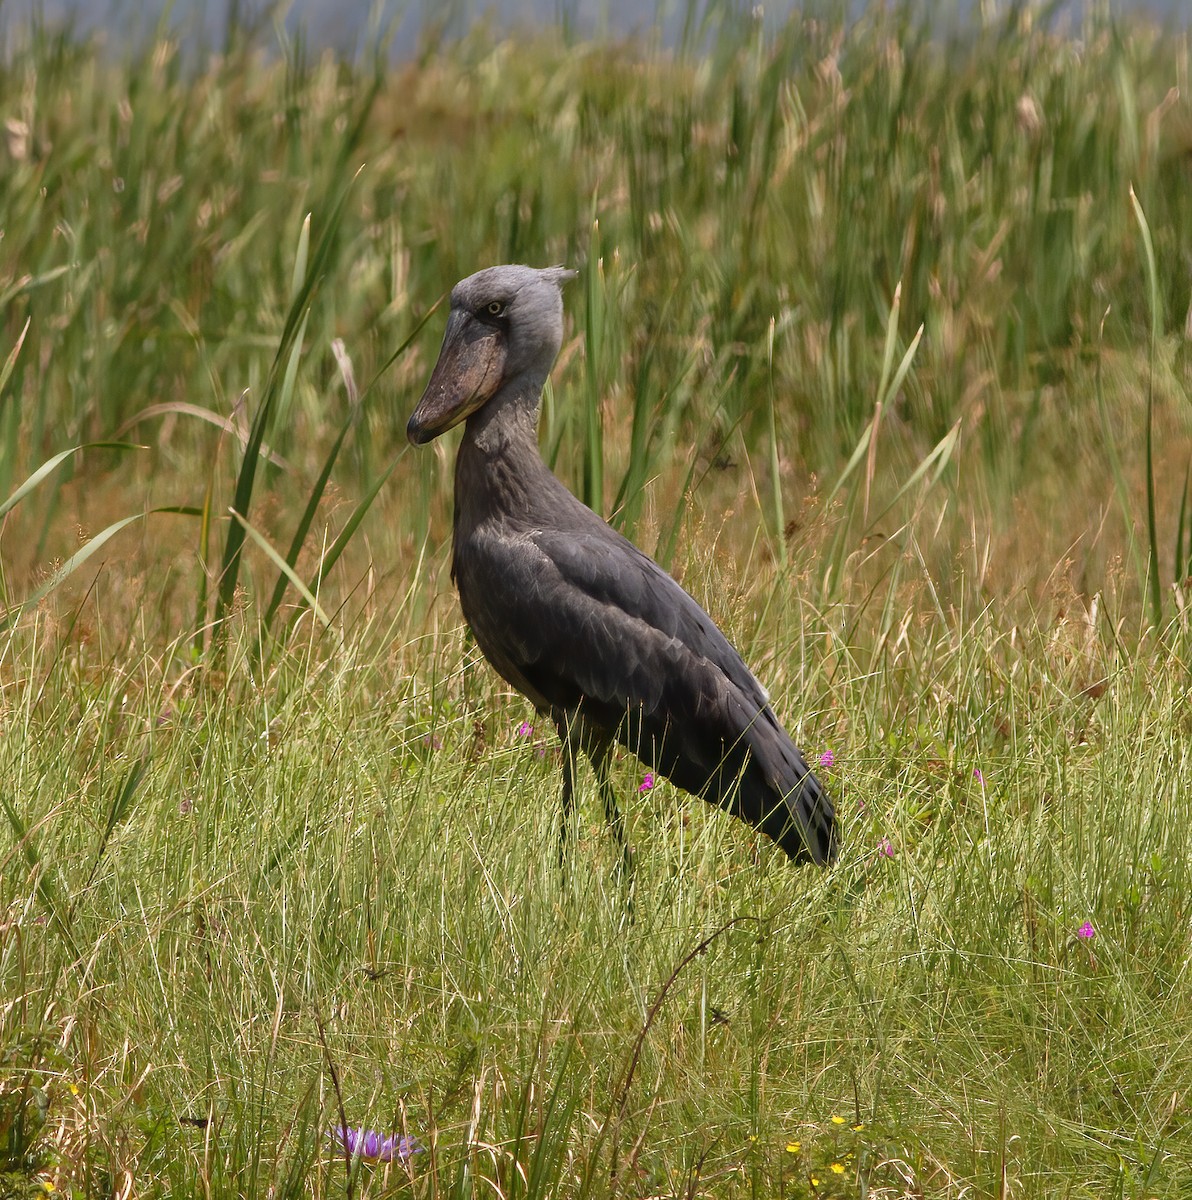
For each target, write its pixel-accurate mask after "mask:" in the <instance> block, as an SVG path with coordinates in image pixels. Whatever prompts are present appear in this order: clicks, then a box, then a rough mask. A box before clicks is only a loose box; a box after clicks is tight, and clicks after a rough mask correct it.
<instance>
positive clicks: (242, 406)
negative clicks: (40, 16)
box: [0, 4, 1192, 1200]
mask: <svg viewBox="0 0 1192 1200" xmlns="http://www.w3.org/2000/svg"><path fill="white" fill-rule="evenodd" d="M1038 16H1039V14H1038V13H1036V12H1035V11H1034V10H1032V9H1029V8H1023V7H1018V8H1014V9H1012V10H1011V11H1010V12H1009V13H1008V14H1006V15H1004V16H1000V17H999V16H994V17H991V18H989V19H988V20H987V21H986V22H985V23H978V24H976V25H974V26H972V27H970V28H968V29H966V30H964V31H963V33H940V32H939V30H938V29H936V28H933V27H932V26H931V25H930V24H929V23H927V21H926V20H925V18H924V13H923V11H922V10H920V9H919V8H918V7H916V6H914V5H910V4H908V5H902V6H893V7H889V6H873V7H872V8H871V9H870V10H867V11H866V12H865V13H864V14H862V15H861V18H860V19H859V20H857V21H855V22H848V21H845V20H844V17H843V15H841V14H837V15H835V16H833V15H832V14H827V15H826V16H824V15H821V16H820V17H818V18H816V19H814V20H812V19H810V18H809V19H795V20H793V21H792V22H791V23H790V24H788V25H786V26H784V27H782V28H779V29H770V30H767V29H766V28H765V27H764V26H763V25H761V24H759V23H758V22H756V21H754V20H752V19H749V18H747V17H744V16H741V15H739V14H738V15H734V14H732V13H730V12H729V11H728V10H727V9H725V8H723V7H718V6H715V5H713V6H707V7H706V8H704V9H698V10H697V8H696V7H695V6H692V7H690V8H689V9H688V11H687V17H688V20H687V23H686V26H685V32H684V34H683V37H682V39H681V41H680V44H679V46H678V47H677V48H676V49H675V50H674V51H673V52H664V51H662V50H660V49H658V47H657V45H656V43H655V42H653V41H650V40H648V39H645V40H642V41H640V42H634V43H625V44H615V45H614V44H610V43H606V42H577V41H575V40H573V39H571V38H569V37H568V36H565V35H564V34H563V33H559V34H553V33H550V32H541V33H540V34H538V35H537V36H536V37H534V38H532V39H530V38H526V37H524V36H521V37H518V38H516V39H514V38H509V39H508V40H501V39H497V38H495V37H494V36H493V34H492V33H491V32H485V31H484V30H483V29H478V30H477V31H475V32H473V33H471V34H469V35H467V36H465V37H464V38H463V39H462V40H460V41H458V42H455V43H448V42H445V41H435V40H433V39H429V38H428V40H427V42H426V45H425V48H424V51H423V52H422V53H421V54H420V55H419V56H418V57H417V58H416V59H415V60H414V61H413V62H411V63H409V64H404V65H401V66H398V67H394V68H392V69H391V70H390V69H388V68H385V67H383V66H382V65H378V63H377V62H373V61H370V62H367V63H361V64H351V63H345V62H340V61H337V60H336V59H335V58H333V57H332V56H322V57H318V58H315V57H312V56H311V54H310V52H309V50H308V49H307V47H306V43H305V42H304V40H303V39H302V38H297V39H294V40H292V41H284V42H282V43H281V44H280V45H279V46H277V47H274V48H273V52H272V54H270V53H265V52H264V50H263V48H262V46H261V44H260V42H259V41H256V40H254V38H253V37H252V36H250V35H249V34H248V33H247V32H246V31H245V30H244V29H242V28H240V27H236V26H234V27H233V29H232V31H231V33H230V35H229V39H228V43H227V45H226V46H225V47H224V48H223V51H222V53H220V54H218V55H211V56H209V57H202V56H199V57H197V58H192V59H190V60H187V59H186V58H185V56H184V55H183V54H182V52H181V50H180V47H179V46H178V44H177V43H176V42H173V41H171V40H169V39H168V38H161V39H159V40H157V41H156V42H154V43H151V44H149V45H148V46H146V47H145V49H144V50H143V51H138V52H132V53H130V54H129V55H128V56H127V57H125V58H121V57H120V56H119V55H117V54H113V53H112V52H111V49H110V48H109V49H108V50H107V51H106V52H105V51H100V50H99V49H98V48H97V47H96V46H93V45H90V44H88V43H87V42H85V41H81V40H79V39H76V38H73V37H71V36H69V35H66V34H56V33H54V32H52V31H51V30H48V29H46V28H44V27H42V28H38V29H36V30H35V31H34V32H33V33H32V34H31V35H30V36H29V39H28V41H27V42H26V43H20V42H11V43H10V44H9V45H8V46H7V47H6V49H5V57H4V60H3V66H2V68H0V115H2V116H3V118H4V120H5V122H6V124H5V125H4V127H3V128H4V140H3V141H2V142H0V160H3V161H2V162H0V227H2V230H3V235H4V236H3V237H2V238H0V551H2V557H0V598H2V599H3V603H4V609H5V615H4V619H3V626H2V631H0V729H2V730H3V732H2V734H0V739H2V740H0V866H2V871H0V880H2V882H0V980H2V986H0V998H2V999H0V1192H4V1191H10V1192H12V1193H13V1194H14V1195H18V1196H33V1195H44V1194H46V1186H45V1185H46V1184H47V1183H52V1184H53V1185H54V1186H55V1187H56V1189H57V1190H58V1191H60V1192H66V1193H70V1194H75V1195H78V1196H88V1197H90V1196H101V1195H102V1196H110V1195H167V1194H168V1195H171V1196H191V1195H194V1196H198V1195H203V1196H211V1195H225V1194H241V1195H253V1196H257V1195H265V1194H270V1193H272V1194H274V1195H290V1196H298V1195H303V1196H308V1195H315V1196H339V1195H351V1196H364V1195H368V1196H383V1195H392V1194H411V1195H425V1196H439V1195H450V1196H458V1197H460V1198H461V1200H462V1198H464V1197H479V1196H483V1195H492V1196H497V1197H514V1196H517V1197H523V1196H524V1197H531V1196H552V1197H553V1196H576V1197H581V1196H582V1197H588V1196H592V1197H604V1196H631V1195H632V1196H639V1195H653V1196H661V1195H666V1196H685V1197H688V1196H689V1197H695V1196H701V1195H716V1196H750V1197H756V1196H767V1197H771V1196H787V1197H798V1198H807V1197H812V1196H821V1197H824V1196H850V1197H851V1196H873V1197H876V1196H922V1195H928V1196H955V1197H960V1196H961V1195H980V1196H985V1195H988V1196H1009V1195H1024V1196H1034V1195H1037V1196H1049V1197H1050V1196H1071V1197H1078V1196H1104V1195H1117V1196H1122V1197H1126V1196H1129V1197H1139V1198H1143V1197H1149V1196H1171V1197H1177V1196H1183V1195H1185V1194H1186V1193H1187V1190H1188V1183H1189V1177H1188V1172H1187V1168H1186V1167H1185V1166H1184V1165H1183V1164H1185V1163H1186V1162H1188V1161H1192V1148H1190V1147H1189V1144H1188V1136H1187V1132H1186V1124H1187V1122H1186V1120H1185V1119H1184V1116H1185V1114H1184V1110H1185V1107H1186V1105H1185V1099H1186V1096H1187V1094H1188V1091H1189V1088H1190V1087H1192V1046H1190V1044H1189V1037H1188V1035H1187V1033H1186V1032H1185V1031H1186V1030H1187V1029H1188V1028H1189V1027H1190V1022H1189V1017H1190V1014H1192V999H1190V997H1189V992H1188V984H1187V979H1186V974H1187V973H1186V970H1185V969H1184V964H1185V962H1186V959H1187V955H1188V932H1187V931H1188V927H1189V926H1188V921H1189V913H1188V903H1187V896H1188V895H1189V894H1190V889H1189V882H1190V881H1189V879H1188V863H1189V861H1192V857H1190V851H1192V846H1190V845H1189V834H1188V830H1189V828H1192V821H1190V820H1189V818H1190V816H1192V813H1189V792H1188V789H1187V788H1186V786H1185V785H1184V783H1183V780H1184V779H1185V778H1187V777H1188V775H1189V773H1190V772H1189V767H1190V765H1192V764H1190V763H1189V739H1188V730H1189V728H1190V721H1192V715H1190V714H1189V708H1188V705H1189V694H1190V689H1189V687H1188V666H1187V663H1188V652H1189V644H1188V610H1187V595H1188V588H1187V572H1188V569H1189V567H1188V564H1189V562H1190V561H1192V516H1189V501H1188V494H1189V491H1188V483H1187V480H1188V463H1189V450H1188V446H1189V439H1188V432H1189V424H1190V420H1192V416H1190V414H1192V410H1190V409H1189V405H1188V399H1189V387H1190V376H1189V370H1190V364H1192V358H1190V357H1189V354H1188V351H1187V345H1186V343H1187V329H1186V328H1185V327H1186V325H1187V322H1186V321H1185V319H1184V316H1185V314H1187V313H1188V311H1189V309H1190V307H1192V283H1190V280H1189V276H1188V272H1187V271H1186V270H1185V269H1184V266H1183V265H1182V264H1184V263H1185V262H1186V260H1187V259H1188V258H1189V254H1190V250H1192V247H1190V246H1189V237H1192V232H1190V231H1192V212H1190V211H1189V208H1190V205H1192V198H1190V197H1192V190H1190V189H1189V187H1188V179H1187V163H1188V161H1189V153H1190V152H1192V109H1190V108H1189V102H1188V97H1189V95H1192V92H1190V91H1189V82H1188V77H1187V76H1188V37H1187V34H1186V33H1182V32H1178V31H1175V32H1167V33H1165V34H1160V33H1158V32H1156V31H1154V30H1151V29H1149V28H1147V27H1146V26H1144V25H1142V24H1140V23H1136V22H1125V21H1121V20H1118V19H1115V18H1113V17H1111V16H1109V15H1107V14H1105V13H1103V12H1099V11H1091V12H1090V14H1089V15H1088V16H1087V17H1085V18H1083V20H1082V23H1081V24H1080V26H1079V27H1078V28H1077V29H1075V30H1072V31H1070V32H1069V33H1067V34H1059V33H1056V32H1054V31H1051V30H1049V29H1048V27H1047V25H1046V23H1045V22H1043V21H1042V20H1036V18H1037V17H1038ZM1090 98H1092V99H1090ZM1132 195H1133V196H1134V197H1135V198H1136V200H1135V203H1131V196H1132ZM509 260H521V261H529V262H532V263H538V264H546V263H554V262H563V263H566V264H568V265H571V266H576V267H578V268H580V271H581V275H580V278H579V279H578V280H577V281H576V282H575V283H573V284H571V285H570V286H569V287H568V288H567V290H566V296H565V303H566V309H567V313H568V329H567V335H566V338H565V342H564V346H563V350H562V352H561V355H560V360H559V364H558V366H557V368H556V371H555V372H554V376H553V380H552V385H551V387H550V388H549V389H548V393H547V397H546V402H545V405H544V413H543V429H542V440H543V447H544V452H545V453H546V455H547V457H548V459H549V460H550V461H551V462H552V463H553V464H554V466H555V468H556V469H557V471H558V472H559V473H560V475H561V476H562V477H563V478H564V479H565V480H566V481H567V482H568V483H569V484H570V485H571V486H572V487H573V488H574V490H576V492H577V493H578V494H581V495H583V496H584V497H585V498H586V499H588V500H589V502H590V503H592V504H593V506H594V507H596V508H598V509H599V510H600V511H602V512H603V513H604V514H605V515H606V516H608V517H609V518H610V519H611V520H613V521H614V523H617V524H618V525H619V526H620V527H621V528H623V529H624V530H625V531H626V532H627V533H629V534H630V535H631V536H632V537H634V538H635V540H637V541H638V542H639V543H640V544H642V545H644V546H645V547H646V548H647V549H648V550H650V551H651V552H654V553H657V554H658V555H659V557H660V558H661V559H662V560H663V561H664V562H666V563H667V564H668V565H670V566H671V567H672V568H673V569H674V570H675V571H676V573H677V574H679V575H680V576H681V577H682V579H683V580H684V582H685V583H686V584H687V586H688V587H689V588H690V589H691V590H692V591H693V592H694V593H695V594H696V595H697V596H698V597H699V598H700V599H701V600H702V601H703V602H704V603H705V604H706V606H707V607H708V609H709V611H710V612H711V613H712V614H713V616H714V617H715V618H716V619H717V620H718V621H719V622H720V623H721V624H722V625H723V626H724V627H725V629H726V631H727V632H728V633H729V634H730V636H731V637H732V639H733V640H734V642H735V643H736V644H737V645H739V646H740V647H741V649H742V651H743V652H744V653H745V656H746V658H747V659H748V661H749V662H750V664H751V665H752V666H753V667H754V668H755V669H756V671H757V673H758V675H759V677H760V678H762V679H763V681H764V682H765V683H766V685H767V687H768V688H769V689H770V691H771V692H772V694H773V695H774V699H775V705H776V707H777V709H778V711H779V714H780V715H781V716H782V718H783V719H784V720H785V721H786V722H787V724H788V726H789V727H790V728H791V730H792V732H793V733H794V734H795V735H796V737H797V740H799V742H800V744H801V745H803V746H804V748H805V749H806V750H807V753H808V755H809V757H810V758H811V759H812V760H813V761H818V759H819V756H820V755H821V754H822V753H824V752H825V751H828V750H831V751H832V752H833V754H834V756H835V761H834V764H833V765H832V766H830V767H825V768H823V771H824V774H825V776H826V779H827V782H828V784H829V787H830V789H831V790H832V793H833V795H834V796H835V797H836V799H837V801H838V804H839V808H840V811H841V814H842V821H843V846H844V851H843V854H842V859H841V862H840V864H839V865H838V866H837V867H836V868H835V869H834V870H833V871H831V872H829V873H814V872H804V871H794V870H792V869H790V868H789V867H788V866H787V865H786V864H785V863H784V862H783V861H779V858H778V857H777V855H776V854H775V852H774V851H773V850H772V849H771V848H770V847H769V846H768V845H767V844H765V843H764V842H759V841H758V840H757V839H755V838H753V837H752V836H751V835H750V833H749V831H748V830H746V829H744V828H743V827H739V826H735V825H733V824H732V823H730V822H728V821H727V820H726V819H724V818H723V817H722V816H720V815H719V814H717V813H715V812H712V811H710V810H706V809H705V808H704V807H703V806H702V805H700V804H699V803H698V802H696V801H692V800H689V799H686V798H683V797H682V796H680V795H679V794H677V793H676V792H675V791H674V790H673V789H671V788H670V787H669V785H666V784H663V785H660V786H659V787H657V788H655V789H654V790H652V791H649V792H639V790H638V788H639V784H640V782H641V777H640V773H639V772H638V770H637V768H636V766H635V764H633V763H632V762H631V761H629V760H625V761H622V762H621V763H619V764H618V766H617V768H616V770H617V781H618V788H619V790H621V791H622V792H623V794H624V798H625V801H626V803H625V807H626V808H627V810H628V814H629V824H630V836H631V841H632V842H633V844H634V846H635V848H636V851H637V855H638V859H637V862H638V867H637V893H636V906H635V913H636V921H635V922H634V923H632V924H627V922H626V920H625V909H624V901H623V895H622V893H621V890H620V887H619V886H618V883H617V880H616V871H615V867H616V854H615V849H614V846H613V844H612V841H611V838H609V837H608V835H607V834H606V832H605V831H604V829H603V822H602V817H601V814H600V812H599V806H598V805H596V804H595V803H594V802H591V803H589V799H590V798H589V797H587V795H586V789H585V797H584V800H585V803H584V805H583V811H582V826H581V836H580V845H579V847H578V850H577V853H576V854H575V855H574V856H573V858H572V870H571V871H570V872H569V874H568V875H567V876H566V877H563V878H561V877H560V874H559V872H558V868H557V862H556V858H555V847H556V841H555V831H556V829H557V820H558V788H559V763H558V758H557V751H556V750H555V749H554V747H553V745H552V743H551V742H550V738H549V736H548V734H547V732H546V731H545V730H544V729H542V728H536V729H535V730H534V731H533V733H532V734H531V735H529V736H526V737H523V736H520V735H519V733H518V728H519V726H520V724H521V723H522V721H523V720H525V721H528V722H530V723H534V718H533V716H532V714H531V713H530V711H529V709H528V707H527V706H526V705H525V703H524V702H523V701H521V700H520V699H518V698H517V697H515V696H512V695H511V694H509V693H508V692H507V691H505V690H504V689H503V688H502V687H501V686H500V685H499V683H498V681H497V680H496V678H495V676H493V674H492V673H491V672H490V671H489V670H488V668H487V667H485V666H484V665H483V664H482V663H481V662H480V661H479V658H478V655H477V652H476V650H475V647H474V646H473V645H472V644H471V642H470V641H469V639H468V637H467V635H466V634H465V633H464V631H463V629H462V626H461V619H460V617H459V614H458V609H457V608H456V606H455V602H454V599H453V596H452V587H451V583H450V579H449V573H448V549H447V541H448V537H449V529H450V481H451V458H452V447H451V445H450V442H449V440H447V441H446V443H445V444H441V443H436V444H435V446H434V447H433V448H429V449H427V450H424V451H423V452H421V453H420V454H417V455H415V454H405V453H404V451H405V441H404V434H403V430H404V425H405V421H406V418H407V416H408V413H409V411H410V409H411V408H412V406H413V403H414V402H415V400H416V397H417V395H418V393H419V391H420V389H421V387H422V386H423V384H424V383H425V379H426V377H427V374H428V372H429V368H430V365H431V362H432V361H433V357H434V354H435V352H436V349H437V336H438V333H439V330H440V328H441V314H440V311H439V310H438V309H436V305H437V304H439V302H440V300H441V297H442V296H443V295H444V293H445V292H446V290H447V289H448V288H449V287H450V285H451V284H452V283H453V282H454V281H455V280H456V279H458V278H459V277H461V276H463V275H465V274H468V273H470V272H471V271H473V270H475V269H477V268H478V267H481V266H483V265H487V264H489V263H492V262H496V261H509ZM358 380H360V381H365V382H363V384H358V382H357V381H358ZM134 447H135V448H134ZM1181 481H1182V482H1183V487H1182V489H1181V486H1180V485H1181ZM1085 921H1089V922H1091V923H1092V926H1093V927H1094V930H1095V934H1094V936H1093V938H1092V939H1091V940H1089V939H1085V938H1082V937H1081V936H1080V933H1079V930H1080V929H1081V926H1082V924H1083V923H1084V922H1085ZM342 1121H348V1122H349V1123H351V1124H354V1125H355V1124H363V1125H368V1126H371V1127H373V1128H377V1129H379V1130H382V1131H383V1132H402V1133H409V1134H412V1135H413V1136H415V1137H416V1138H417V1139H418V1140H419V1142H420V1144H421V1147H422V1149H421V1151H420V1152H419V1153H418V1154H416V1155H415V1156H414V1157H413V1158H412V1159H411V1161H410V1163H409V1164H408V1165H407V1166H404V1167H401V1166H398V1165H390V1166H388V1167H385V1166H375V1165H369V1164H367V1163H362V1162H359V1161H357V1162H354V1163H353V1162H345V1161H344V1160H343V1158H342V1156H338V1155H337V1154H336V1153H335V1152H334V1150H333V1149H332V1148H331V1147H330V1145H329V1142H328V1139H327V1136H326V1134H327V1131H328V1129H330V1128H331V1127H332V1126H335V1125H338V1124H340V1123H341V1122H342Z"/></svg>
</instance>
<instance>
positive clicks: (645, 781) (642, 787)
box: [637, 771, 654, 792]
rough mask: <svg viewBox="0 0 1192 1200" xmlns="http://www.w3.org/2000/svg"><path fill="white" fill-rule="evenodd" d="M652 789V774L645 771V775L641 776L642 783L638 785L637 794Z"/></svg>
mask: <svg viewBox="0 0 1192 1200" xmlns="http://www.w3.org/2000/svg"><path fill="white" fill-rule="evenodd" d="M653 787H654V772H653V771H647V772H646V773H645V775H643V776H642V781H641V783H640V784H638V788H637V790H638V791H639V792H648V791H651V790H653Z"/></svg>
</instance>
